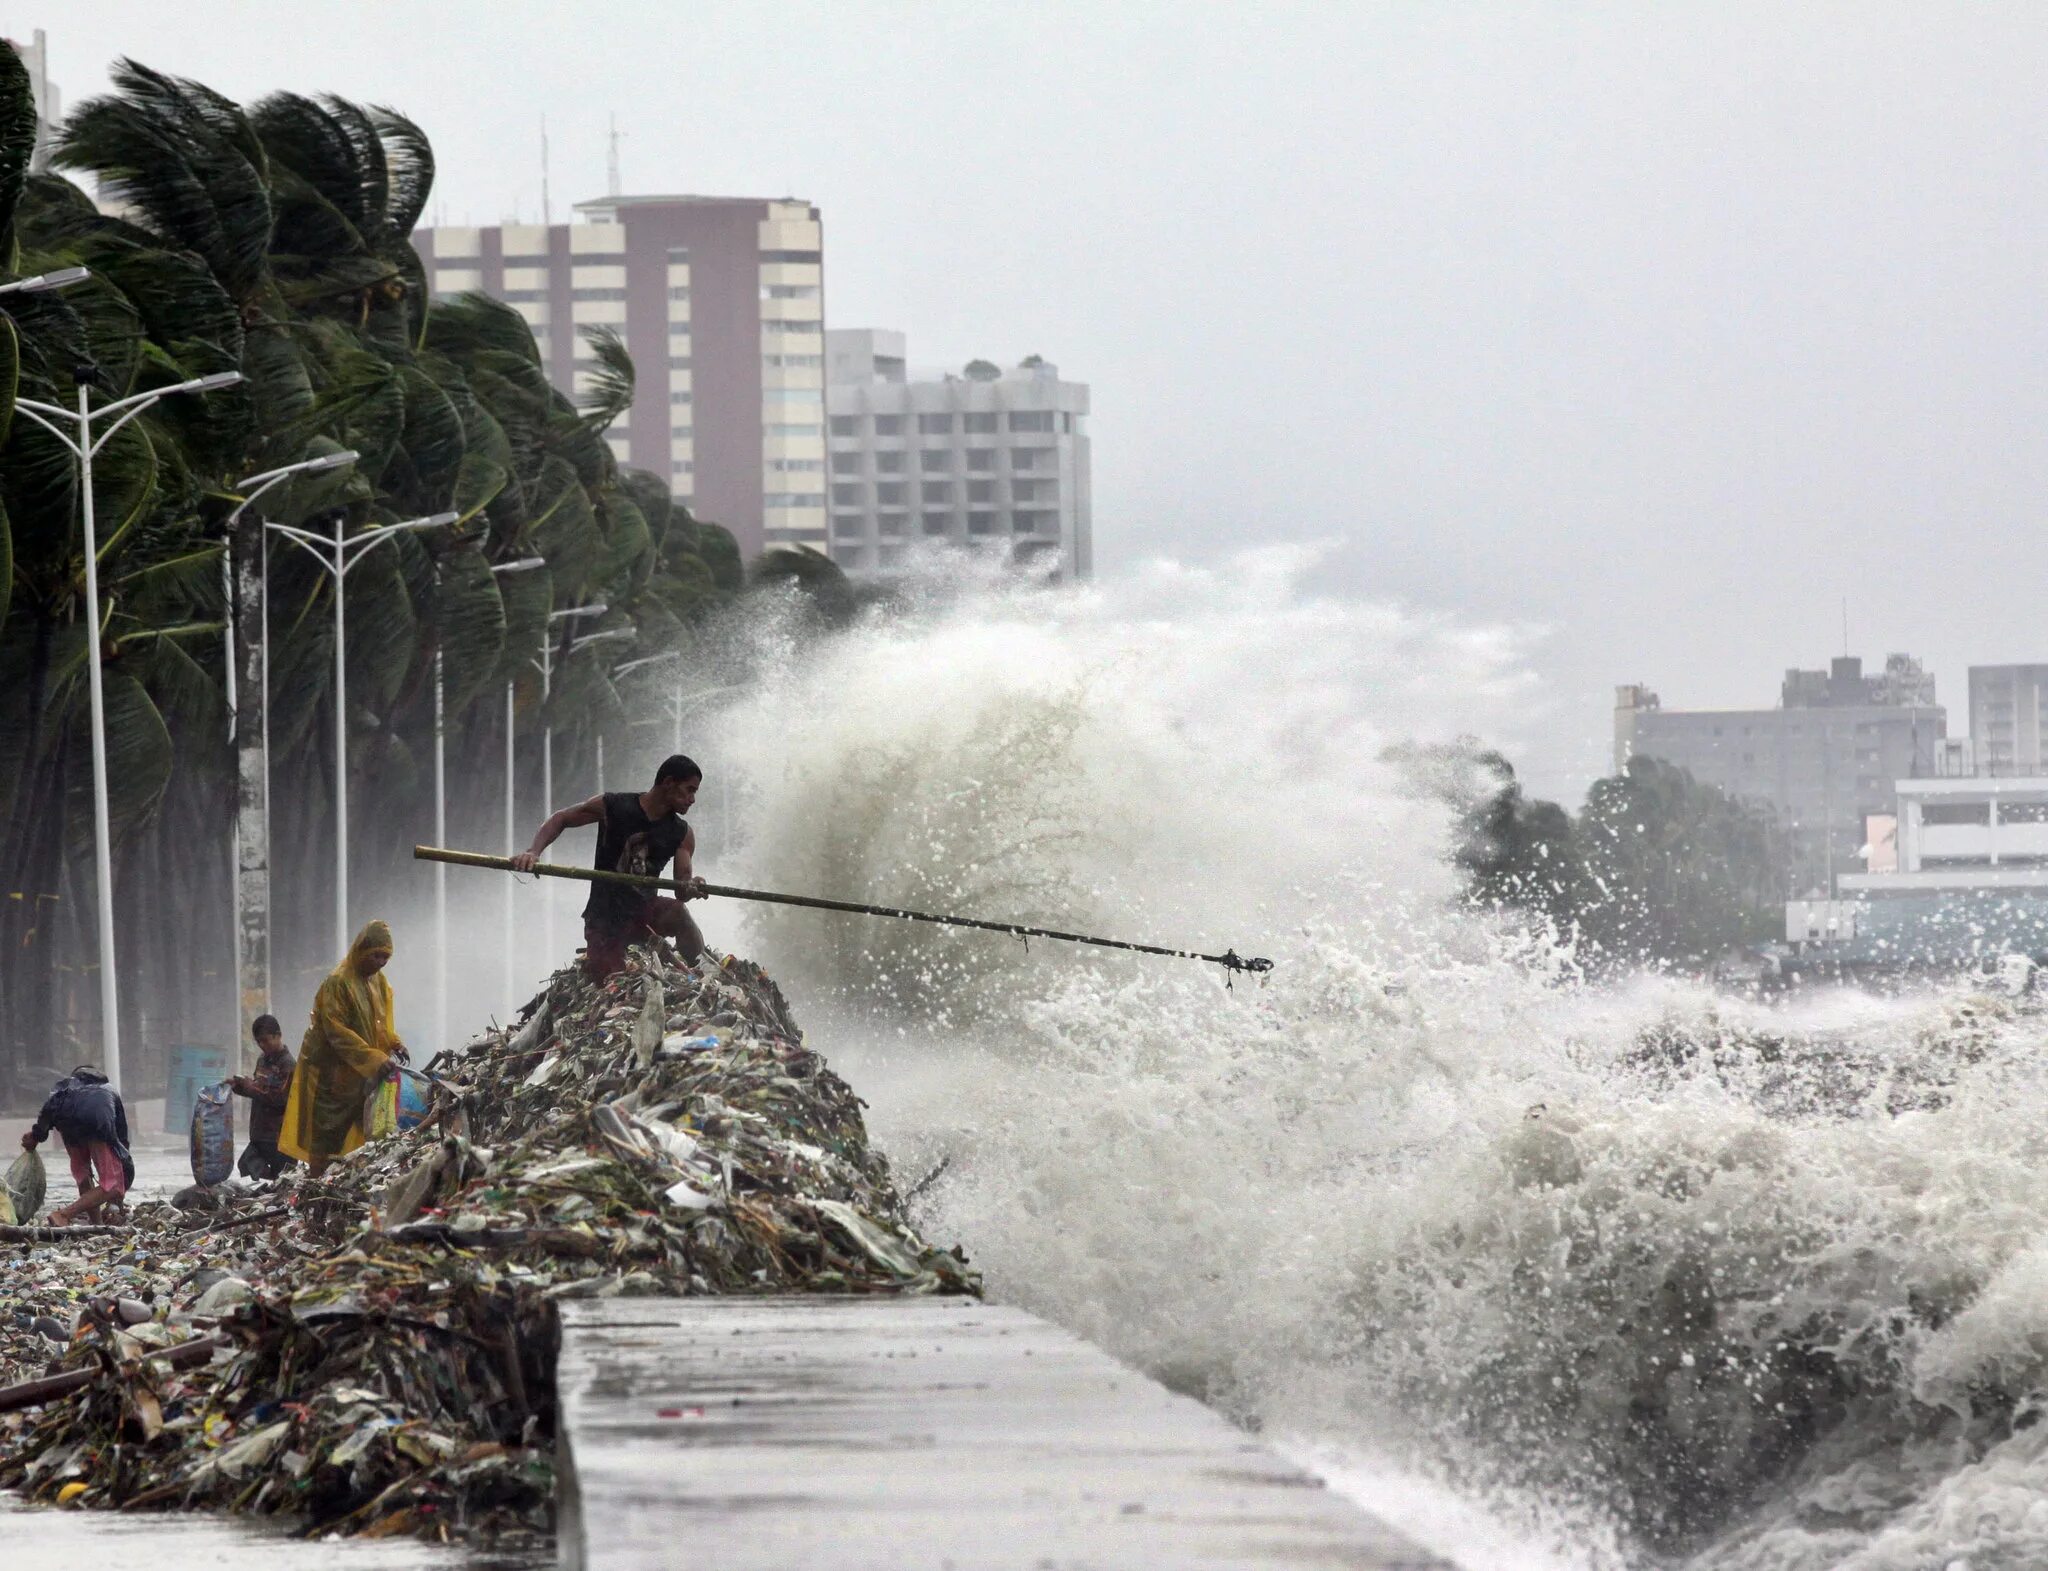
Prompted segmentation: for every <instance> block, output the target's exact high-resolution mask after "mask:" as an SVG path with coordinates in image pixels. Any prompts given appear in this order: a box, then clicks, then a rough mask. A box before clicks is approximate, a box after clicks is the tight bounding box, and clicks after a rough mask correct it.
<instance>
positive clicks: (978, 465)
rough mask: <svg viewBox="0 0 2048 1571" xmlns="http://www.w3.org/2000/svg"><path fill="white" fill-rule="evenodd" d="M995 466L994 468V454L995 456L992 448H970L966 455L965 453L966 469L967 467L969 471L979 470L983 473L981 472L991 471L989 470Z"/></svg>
mask: <svg viewBox="0 0 2048 1571" xmlns="http://www.w3.org/2000/svg"><path fill="white" fill-rule="evenodd" d="M995 466H996V454H995V449H994V448H992V447H976V448H970V449H969V450H968V453H967V467H968V468H969V469H978V470H981V471H983V472H986V471H988V470H991V469H993V468H995Z"/></svg>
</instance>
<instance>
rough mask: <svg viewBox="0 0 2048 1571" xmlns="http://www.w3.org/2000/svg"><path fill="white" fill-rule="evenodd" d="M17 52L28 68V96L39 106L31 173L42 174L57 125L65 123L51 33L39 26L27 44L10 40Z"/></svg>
mask: <svg viewBox="0 0 2048 1571" xmlns="http://www.w3.org/2000/svg"><path fill="white" fill-rule="evenodd" d="M7 42H8V44H10V45H11V46H12V47H13V49H14V52H15V53H16V54H18V55H20V56H21V63H22V64H23V65H25V66H27V67H28V90H29V96H30V97H31V98H33V99H34V100H35V106H36V145H35V150H34V151H33V152H32V153H30V154H29V162H28V167H29V173H30V174H38V175H39V174H42V173H44V172H45V171H46V170H48V168H49V167H50V147H51V144H52V143H53V142H55V141H56V139H57V128H58V127H59V126H61V125H62V124H63V123H64V95H63V94H61V93H59V92H58V91H57V84H56V83H55V82H52V81H51V80H50V41H49V35H48V34H47V33H45V32H44V31H43V30H42V29H41V28H40V27H39V28H37V29H36V30H35V32H34V33H33V34H32V35H31V36H30V41H29V42H28V43H25V44H24V43H22V42H21V41H20V40H18V39H13V38H10V39H8V40H7Z"/></svg>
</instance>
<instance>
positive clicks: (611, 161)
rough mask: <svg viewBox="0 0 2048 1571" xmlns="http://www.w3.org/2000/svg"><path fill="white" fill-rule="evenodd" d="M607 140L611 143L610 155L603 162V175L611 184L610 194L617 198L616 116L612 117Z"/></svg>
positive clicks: (617, 152)
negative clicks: (609, 134)
mask: <svg viewBox="0 0 2048 1571" xmlns="http://www.w3.org/2000/svg"><path fill="white" fill-rule="evenodd" d="M609 140H610V142H611V153H610V156H609V157H608V158H607V159H606V161H605V174H606V176H607V177H608V179H609V181H610V183H611V193H610V194H611V195H613V196H617V195H618V194H619V117H618V116H617V115H613V116H612V129H611V136H610V138H609Z"/></svg>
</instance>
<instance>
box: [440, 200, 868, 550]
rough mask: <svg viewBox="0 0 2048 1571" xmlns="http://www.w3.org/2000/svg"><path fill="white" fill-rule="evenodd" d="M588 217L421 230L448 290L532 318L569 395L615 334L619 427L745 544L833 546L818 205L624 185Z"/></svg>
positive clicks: (624, 457)
mask: <svg viewBox="0 0 2048 1571" xmlns="http://www.w3.org/2000/svg"><path fill="white" fill-rule="evenodd" d="M576 211H577V213H578V214H579V216H580V218H581V220H582V221H581V222H578V223H574V224H554V225H546V226H543V225H539V224H499V225H493V226H490V227H487V228H460V229H457V228H448V227H442V228H436V229H424V230H420V231H419V232H418V233H416V234H415V235H414V237H413V238H414V243H415V244H416V245H417V246H418V248H419V252H420V255H421V257H422V259H423V260H424V261H425V262H426V264H427V267H428V270H429V276H430V277H431V280H432V286H433V290H434V292H435V293H436V294H437V295H452V294H460V293H462V292H464V291H466V290H482V291H483V292H484V293H486V294H489V295H493V296H495V297H497V298H498V299H500V300H504V301H506V302H507V303H509V304H510V305H512V306H513V307H514V308H515V309H516V310H518V312H519V314H520V315H521V316H523V317H524V318H525V319H526V322H527V325H528V326H530V327H531V328H532V329H533V334H534V339H535V342H536V343H537V344H538V345H539V347H540V353H541V362H542V364H543V365H545V366H546V367H547V370H548V376H549V379H550V380H551V381H552V382H553V383H554V384H555V386H557V387H559V388H560V389H562V391H563V392H565V393H568V394H570V395H571V396H580V395H582V394H583V393H584V392H586V391H587V390H588V389H589V387H590V386H591V378H592V373H593V372H594V371H595V369H596V361H595V358H594V356H593V355H592V354H591V351H590V347H589V345H588V344H587V343H586V342H585V341H584V338H583V335H582V334H581V332H580V331H579V329H581V328H584V327H596V326H610V327H614V328H617V329H618V330H619V332H620V334H621V336H622V337H623V338H624V340H625V345H626V350H627V353H629V354H630V355H631V356H632V357H633V369H634V374H635V377H636V379H637V395H636V397H635V399H634V402H633V408H632V410H631V412H630V413H629V414H628V415H627V416H626V418H625V419H624V420H622V421H621V422H620V423H619V424H618V425H617V426H615V427H613V429H612V431H611V433H610V441H611V445H612V451H613V453H614V454H616V455H617V457H618V458H619V460H620V462H621V463H626V464H631V465H632V466H633V467H634V468H636V469H645V470H649V471H652V472H653V473H655V474H658V475H661V476H663V477H664V478H665V479H667V481H668V483H669V490H670V491H671V493H673V494H674V495H675V496H677V497H679V498H681V499H682V500H684V501H686V502H688V503H689V505H690V507H691V510H692V511H693V512H695V513H696V515H697V516H698V517H700V518H704V519H708V520H712V521H715V522H717V523H721V524H724V525H725V526H726V527H727V528H728V529H730V530H732V532H733V534H734V535H735V536H737V537H738V539H739V544H740V549H741V551H742V552H744V553H745V554H746V555H748V556H752V555H754V554H755V553H756V552H758V551H759V550H760V549H761V548H762V546H764V545H779V544H790V545H811V546H816V547H818V548H819V549H821V550H822V549H824V547H825V545H826V540H827V537H826V511H825V463H826V457H825V346H824V338H825V282H824V238H823V234H824V232H823V228H822V225H821V223H820V220H819V215H818V210H817V208H815V207H813V206H811V205H810V204H809V203H807V202H799V201H794V200H779V201H778V200H769V199H763V198H756V197H714V196H609V197H603V198H600V199H599V200H597V201H592V202H582V203H578V204H577V208H576Z"/></svg>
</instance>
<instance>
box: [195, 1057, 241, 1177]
mask: <svg viewBox="0 0 2048 1571" xmlns="http://www.w3.org/2000/svg"><path fill="white" fill-rule="evenodd" d="M234 1170H235V1104H234V1093H233V1092H232V1091H231V1090H229V1088H228V1083H227V1082H226V1081H225V1080H223V1081H221V1082H220V1083H219V1084H218V1085H210V1086H208V1087H206V1088H205V1089H204V1090H203V1091H201V1092H200V1093H199V1095H198V1097H197V1098H196V1099H195V1100H194V1101H193V1103H192V1181H193V1182H194V1183H198V1184H204V1185H206V1186H207V1187H208V1188H209V1189H210V1188H212V1187H213V1186H214V1185H215V1184H218V1183H223V1182H225V1181H226V1179H227V1176H228V1174H230V1173H232V1172H233V1171H234Z"/></svg>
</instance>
